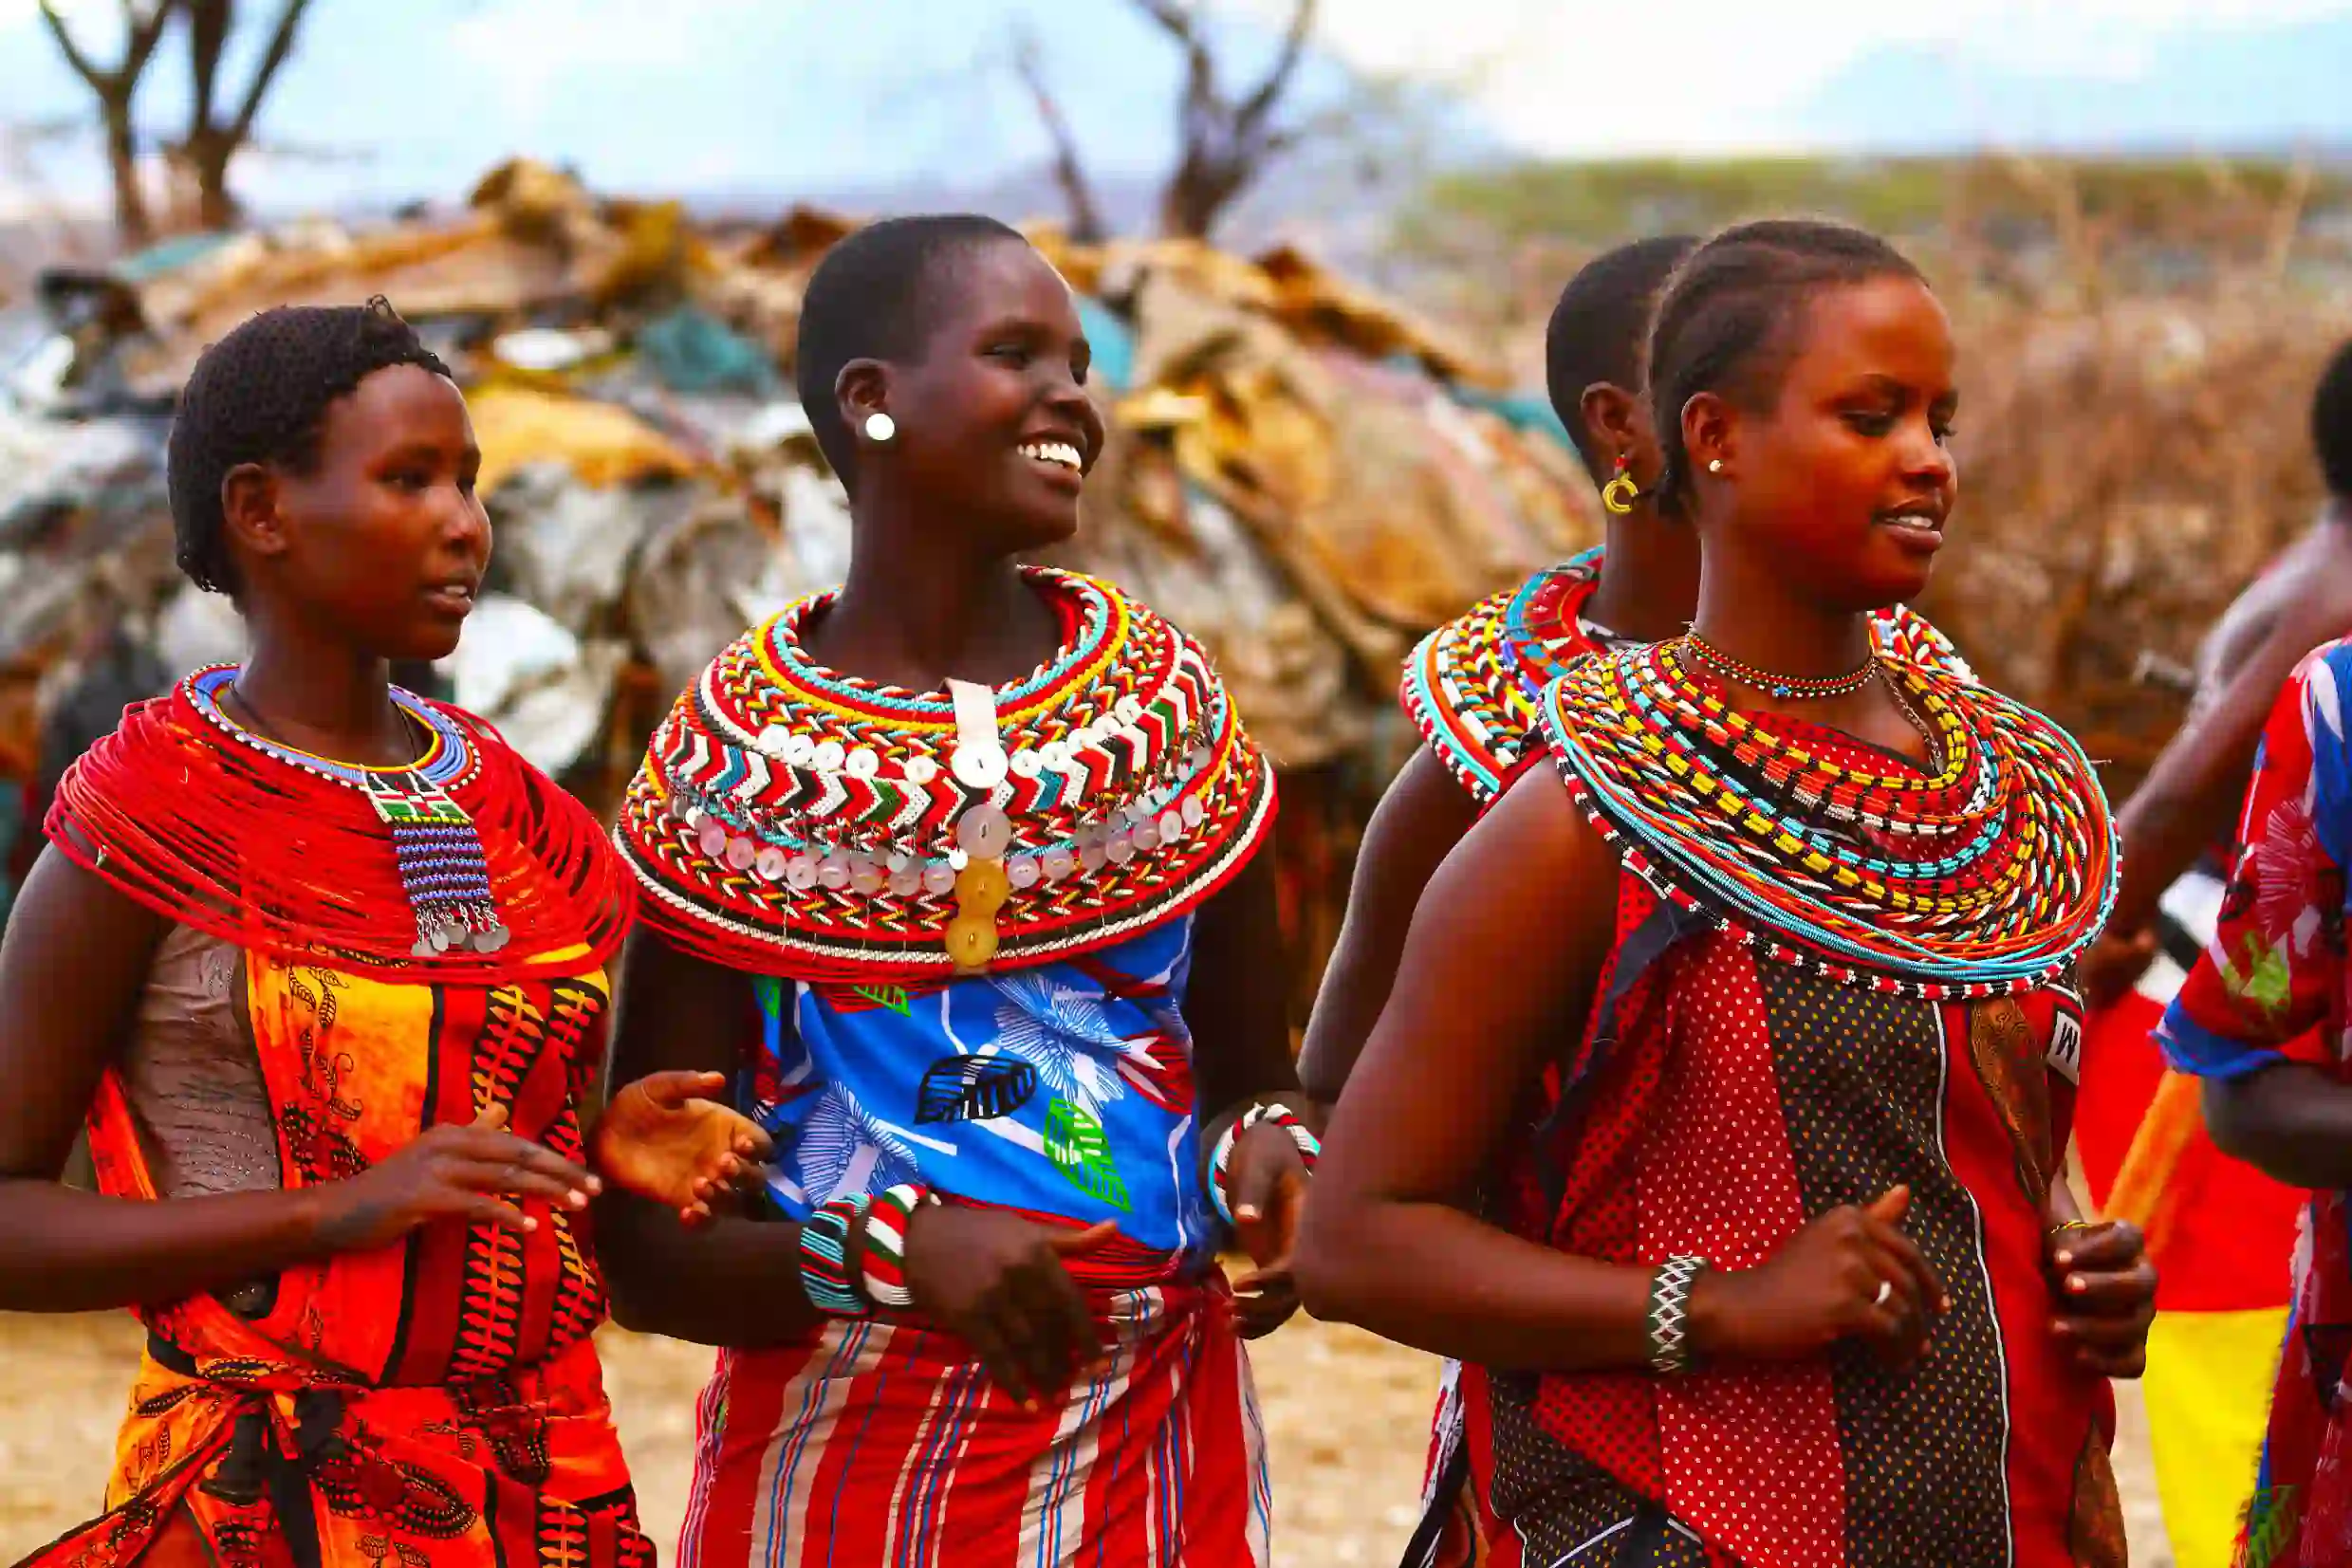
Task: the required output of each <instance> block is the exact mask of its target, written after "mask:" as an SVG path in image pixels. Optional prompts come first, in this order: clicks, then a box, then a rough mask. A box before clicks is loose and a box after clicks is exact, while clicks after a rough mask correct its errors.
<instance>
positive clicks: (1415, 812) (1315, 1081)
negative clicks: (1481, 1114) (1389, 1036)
mask: <svg viewBox="0 0 2352 1568" xmlns="http://www.w3.org/2000/svg"><path fill="white" fill-rule="evenodd" d="M1476 809H1477V808H1476V802H1473V801H1472V799H1471V797H1470V793H1469V791H1467V790H1465V789H1464V788H1463V787H1462V786H1461V785H1460V784H1456V783H1454V779H1453V778H1452V776H1450V775H1449V774H1448V773H1447V772H1446V769H1445V765H1444V764H1443V763H1441V762H1439V761H1438V760H1437V754H1436V753H1435V752H1434V751H1432V750H1430V749H1429V748H1428V747H1421V748H1420V749H1419V750H1417V751H1416V752H1415V753H1414V754H1413V760H1412V761H1410V762H1408V763H1406V764H1405V766H1404V768H1403V770H1402V771H1401V772H1399V773H1398V775H1397V778H1396V782H1395V783H1393V784H1390V785H1389V786H1388V793H1387V794H1385V795H1383V796H1381V797H1380V806H1379V808H1378V809H1377V810H1375V811H1374V812H1373V813H1372V821H1370V822H1368V823H1366V824H1365V826H1364V834H1363V843H1362V846H1361V848H1360V849H1359V850H1358V851H1357V854H1356V876H1355V879H1354V882H1353V884H1352V885H1351V886H1350V887H1349V888H1348V891H1347V915H1346V918H1345V919H1344V920H1343V922H1342V924H1341V926H1340V939H1339V941H1338V943H1337V944H1335V945H1334V946H1333V948H1332V950H1331V962H1330V965H1329V967H1328V968H1325V969H1324V977H1323V985H1322V987H1321V988H1320V989H1318V990H1317V992H1316V994H1315V1010H1314V1013H1313V1016H1311V1017H1310V1018H1309V1019H1308V1020H1307V1023H1306V1044H1305V1045H1304V1046H1303V1047H1302V1048H1301V1050H1300V1052H1299V1079H1300V1081H1301V1082H1302V1083H1303V1084H1305V1085H1306V1092H1307V1094H1309V1095H1310V1096H1312V1097H1313V1098H1315V1100H1316V1101H1317V1102H1318V1103H1319V1104H1321V1105H1322V1106H1324V1108H1325V1109H1326V1111H1327V1110H1328V1108H1329V1107H1331V1106H1332V1105H1335V1104H1337V1103H1338V1102H1339V1098H1340V1091H1341V1090H1342V1089H1343V1088H1344V1087H1345V1086H1346V1083H1347V1077H1348V1074H1349V1073H1351V1072H1353V1071H1354V1070H1355V1066H1356V1059H1357V1058H1358V1057H1359V1056H1361V1054H1362V1053H1363V1046H1364V1041H1365V1040H1366V1039H1368V1038H1369V1037H1370V1036H1371V1033H1372V1025H1373V1024H1375V1023H1377V1022H1378V1021H1379V1019H1380V1008H1381V1007H1382V1005H1385V1004H1386V1003H1387V1001H1388V991H1389V987H1390V985H1391V984H1392V983H1393V982H1394V981H1395V980H1396V978H1397V965H1398V960H1400V959H1401V958H1403V956H1404V950H1405V933H1406V932H1408V931H1409V930H1411V929H1412V925H1413V911H1414V909H1415V907H1416V906H1417V905H1418V904H1419V903H1420V900H1421V890H1422V889H1423V888H1424V887H1427V886H1428V885H1429V879H1430V878H1431V877H1432V876H1435V875H1436V872H1437V867H1438V865H1439V864H1440V863H1441V862H1442V861H1443V860H1444V859H1445V858H1446V854H1447V852H1448V851H1450V850H1451V849H1453V848H1454V845H1455V844H1457V843H1460V842H1461V841H1462V835H1463V834H1465V833H1467V832H1469V831H1470V824H1471V821H1472V818H1473V817H1474V815H1475V813H1476Z"/></svg>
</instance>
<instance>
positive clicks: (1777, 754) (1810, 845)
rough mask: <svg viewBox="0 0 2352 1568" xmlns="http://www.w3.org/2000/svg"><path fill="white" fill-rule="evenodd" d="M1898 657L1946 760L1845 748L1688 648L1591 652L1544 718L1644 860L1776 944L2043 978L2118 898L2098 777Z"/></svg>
mask: <svg viewBox="0 0 2352 1568" xmlns="http://www.w3.org/2000/svg"><path fill="white" fill-rule="evenodd" d="M1882 673H1883V675H1884V677H1885V678H1886V680H1887V681H1888V683H1889V685H1890V687H1891V688H1893V689H1894V690H1895V691H1896V692H1897V693H1898V698H1899V699H1900V700H1902V701H1903V702H1905V703H1906V704H1907V705H1908V706H1909V707H1910V709H1911V710H1913V712H1914V713H1915V714H1916V715H1917V719H1918V721H1919V723H1920V726H1921V728H1922V729H1923V731H1924V732H1925V733H1927V735H1928V736H1929V739H1930V743H1931V751H1932V753H1933V757H1932V759H1931V766H1930V768H1929V769H1923V770H1895V769H1891V768H1890V769H1887V770H1880V769H1878V768H1877V767H1876V766H1875V765H1871V764H1868V763H1867V762H1863V763H1861V764H1859V765H1858V764H1856V763H1851V762H1843V761H1841V760H1839V758H1838V757H1836V756H1831V755H1825V754H1823V752H1822V751H1821V749H1820V748H1819V747H1809V746H1807V745H1806V744H1805V743H1804V742H1802V741H1801V740H1800V739H1799V738H1797V736H1795V735H1792V734H1789V733H1787V732H1785V731H1784V730H1783V729H1781V728H1780V727H1778V726H1777V725H1773V724H1769V723H1760V722H1758V721H1755V720H1751V719H1750V718H1749V717H1748V716H1746V715H1743V714H1740V713H1738V712H1736V711H1734V710H1732V708H1731V707H1730V705H1729V703H1728V701H1727V700H1726V698H1725V694H1724V692H1723V691H1722V689H1721V688H1720V686H1719V684H1718V683H1715V682H1713V680H1712V679H1709V678H1707V677H1703V676H1701V675H1699V674H1698V673H1696V672H1695V671H1694V670H1692V669H1691V668H1690V667H1689V666H1688V665H1686V664H1685V663H1684V662H1683V661H1682V659H1681V657H1680V655H1679V652H1678V650H1677V649H1676V647H1675V645H1673V644H1657V645H1653V646H1651V647H1648V648H1643V649H1638V650H1633V651H1630V652H1625V653H1620V654H1618V655H1612V656H1609V657H1606V658H1596V659H1589V660H1586V661H1584V662H1583V663H1582V664H1580V665H1578V666H1577V667H1576V668H1575V669H1573V670H1571V671H1570V672H1569V673H1568V674H1567V675H1565V676H1564V677H1563V678H1562V679H1561V680H1560V681H1559V682H1558V683H1556V684H1555V685H1554V686H1553V688H1552V689H1551V692H1549V693H1548V696H1547V701H1546V730H1547V733H1548V735H1549V736H1550V739H1551V742H1552V745H1553V747H1554V750H1555V754H1556V760H1557V762H1558V765H1559V766H1560V769H1561V773H1562V776H1563V777H1564V779H1565V781H1566V783H1567V784H1568V787H1569V789H1570V791H1571V793H1572V794H1574V796H1575V797H1576V799H1577V801H1578V802H1579V804H1580V805H1581V806H1582V807H1583V809H1584V810H1585V812H1586V814H1587V816H1588V817H1590V818H1591V820H1592V821H1593V822H1594V824H1595V826H1596V827H1597V828H1598V829H1599V830H1600V831H1601V832H1602V835H1603V836H1604V837H1605V838H1607V839H1610V840H1611V841H1612V842H1613V843H1615V844H1617V845H1618V846H1619V848H1620V853H1621V854H1622V857H1623V863H1624V865H1625V867H1626V869H1628V870H1630V871H1632V872H1634V873H1635V874H1636V875H1638V876H1641V877H1642V878H1643V879H1644V880H1645V881H1646V882H1648V883H1649V884H1650V886H1651V887H1652V888H1653V890H1654V891H1656V892H1657V893H1658V895H1659V896H1661V897H1663V898H1666V899H1668V900H1669V901H1671V902H1673V903H1675V904H1676V906H1677V907H1679V908H1682V909H1684V910H1686V911H1688V912H1691V913H1697V914H1699V915H1701V916H1702V917H1704V918H1707V919H1708V920H1710V921H1712V922H1713V923H1714V924H1716V925H1718V926H1721V927H1723V928H1725V929H1727V930H1729V931H1731V932H1733V933H1734V934H1736V935H1737V936H1739V938H1740V939H1741V940H1742V941H1744V942H1746V943H1748V944H1749V945H1750V946H1751V947H1754V948H1755V949H1757V950H1759V951H1760V952H1762V953H1763V954H1764V955H1765V956H1768V957H1769V958H1772V959H1775V960H1778V961H1782V962H1787V963H1793V964H1798V965H1800V966H1803V967H1805V968H1809V969H1812V970H1815V971H1817V972H1820V973H1823V974H1825V975H1827V976H1829V977H1831V978H1833V979H1836V980H1839V981H1841V982H1843V983H1847V984H1857V985H1867V986H1871V987H1875V988H1879V989H1882V990H1889V991H1894V992H1898V993H1901V994H1905V995H1915V996H1926V997H1937V996H1971V997H1973V996H1989V995H1995V994H1999V993H2002V992H2006V991H2012V990H2023V989H2029V988H2031V987H2035V986H2038V985H2042V984H2045V983H2046V982H2047V981H2048V980H2050V979H2051V978H2053V977H2054V976H2055V975H2056V974H2058V973H2059V972H2060V971H2061V970H2062V969H2063V968H2064V967H2065V964H2066V963H2067V962H2068V961H2069V960H2070V959H2071V958H2072V956H2073V955H2074V953H2075V952H2076V951H2078V950H2080V949H2081V948H2082V947H2083V945H2085V944H2086V943H2088V942H2089V941H2090V940H2091V939H2092V938H2093V937H2094V936H2095V935H2097V933H2098V931H2099V928H2100V926H2101V924H2102V923H2103V921H2104V919H2105V916H2106V910H2107V908H2108V906H2109V904H2110V903H2111V902H2112V900H2113V897H2114V885H2115V873H2116V862H2117V856H2116V848H2115V839H2114V828H2113V824H2112V822H2111V821H2110V820H2109V818H2108V814H2107V805H2106V799H2105V796H2104V793H2103V792H2102V790H2101V788H2100V786H2099V783H2098V780H2097V778H2096V777H2095V776H2094V775H2093V774H2092V772H2091V769H2090V766H2089V764H2088V763H2087V762H2086V761H2085V760H2084V759H2083V755H2082V753H2081V751H2080V750H2079V749H2078V748H2077V747H2075V746H2074V743H2073V742H2072V741H2071V740H2070V739H2068V738H2067V737H2066V735H2065V732H2064V731H2062V730H2060V729H2058V728H2057V727H2056V726H2055V725H2052V724H2050V723H2049V721H2047V720H2046V719H2045V718H2043V717H2042V716H2041V715H2040V714H2038V713H2035V712H2033V711H2032V710H2030V709H2027V708H2025V707H2023V706H2021V705H2019V704H2016V703H2013V702H2010V701H2009V700H2008V699H2007V698H2004V697H2001V696H2000V695H1998V694H1997V693H1994V692H1989V691H1987V690H1985V689H1984V688H1982V687H1978V686H1975V685H1973V684H1972V683H1971V682H1968V681H1966V680H1964V679H1962V678H1961V677H1959V676H1957V675H1955V674H1953V673H1949V672H1945V671H1941V670H1935V669H1931V668H1927V667H1923V666H1917V665H1911V664H1907V663H1902V662H1899V661H1891V660H1890V661H1888V662H1887V663H1886V664H1885V665H1884V666H1883V667H1882Z"/></svg>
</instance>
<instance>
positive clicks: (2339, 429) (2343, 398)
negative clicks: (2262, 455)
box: [2311, 342, 2352, 501]
mask: <svg viewBox="0 0 2352 1568" xmlns="http://www.w3.org/2000/svg"><path fill="white" fill-rule="evenodd" d="M2311 450H2312V451H2313V452H2317V453H2318V454H2319V459H2320V472H2321V473H2322V474H2324V476H2325V477H2326V480H2327V493H2328V494H2330V495H2334V496H2341V497H2343V499H2345V500H2347V501H2352V342H2347V343H2345V344H2344V345H2343V347H2342V348H2339V349H2337V350H2336V353H2335V357H2334V358H2332V359H2330V360H2328V361H2327V368H2326V369H2325V370H2324V371H2322V372H2321V373H2320V384H2319V390H2318V391H2316V392H2314V393H2313V394H2312V395H2311Z"/></svg>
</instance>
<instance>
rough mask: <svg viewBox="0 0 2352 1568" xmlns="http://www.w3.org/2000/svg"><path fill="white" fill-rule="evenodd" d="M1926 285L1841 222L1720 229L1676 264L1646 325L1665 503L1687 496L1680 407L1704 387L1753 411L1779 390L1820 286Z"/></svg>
mask: <svg viewBox="0 0 2352 1568" xmlns="http://www.w3.org/2000/svg"><path fill="white" fill-rule="evenodd" d="M1887 277H1893V278H1910V279H1914V280H1917V281H1919V282H1925V278H1924V276H1923V275H1922V274H1921V273H1920V271H1919V269H1918V267H1916V266H1914V265H1913V264H1912V263H1911V261H1910V260H1909V259H1908V258H1907V257H1905V256H1904V255H1903V253H1902V252H1901V251H1899V250H1898V249H1895V248H1894V247H1893V246H1891V245H1889V244H1887V242H1886V241H1884V240H1882V239H1880V238H1879V237H1878V236H1877V235H1876V234H1872V233H1867V232H1865V231H1862V230H1860V229H1851V228H1848V227H1846V226H1845V225H1844V224H1842V223H1820V222H1812V221H1808V220H1805V219H1795V218H1773V219H1768V220H1766V221H1763V222H1759V223H1744V224H1740V225H1738V226H1737V227H1735V228H1732V229H1727V230H1725V231H1723V232H1722V233H1720V234H1717V235H1716V236H1715V237H1714V238H1713V239H1711V240H1709V241H1708V242H1707V243H1706V244H1704V245H1702V246H1700V247H1699V248H1698V249H1695V250H1694V251H1692V252H1691V254H1690V256H1689V257H1688V259H1686V260H1685V261H1684V262H1683V264H1682V265H1681V266H1680V267H1676V269H1675V274H1674V277H1673V278H1672V279H1671V280H1670V281H1669V282H1668V283H1667V285H1666V292H1665V294H1664V296H1663V297H1662V298H1661V299H1660V300H1659V301H1658V317H1657V320H1656V321H1655V322H1654V323H1652V324H1651V327H1650V347H1649V360H1648V363H1649V381H1650V413H1651V418H1652V420H1653V422H1655V423H1656V425H1657V427H1658V452H1659V453H1660V455H1661V456H1662V458H1663V459H1664V461H1663V463H1662V465H1661V467H1660V469H1659V471H1658V496H1659V499H1660V501H1661V503H1662V504H1667V505H1676V504H1680V503H1685V502H1687V501H1688V499H1689V497H1688V491H1689V489H1690V486H1691V478H1692V476H1691V471H1690V470H1691V454H1690V452H1689V451H1688V449H1686V448H1685V447H1684V445H1683V442H1682V409H1683V405H1684V404H1686V403H1688V402H1689V401H1690V400H1691V399H1692V398H1693V397H1696V396H1697V395H1698V394H1700V393H1702V392H1713V393H1718V394H1721V395H1722V396H1724V397H1729V398H1731V399H1732V400H1733V401H1735V402H1737V403H1738V404H1740V405H1741V406H1743V407H1747V408H1760V407H1763V406H1765V405H1767V404H1768V403H1769V401H1770V400H1771V399H1772V398H1773V397H1778V396H1779V393H1780V377H1781V373H1782V372H1783V371H1785V370H1786V369H1787V359H1788V356H1789V354H1790V351H1791V348H1792V343H1791V339H1792V337H1793V333H1792V330H1791V329H1792V328H1794V327H1795V326H1796V325H1797V324H1798V321H1799V318H1800V316H1801V315H1802V313H1803V311H1804V309H1805V307H1806V304H1807V303H1808V301H1809V300H1810V298H1811V297H1812V296H1813V295H1814V294H1815V293H1817V292H1819V291H1820V290H1822V289H1824V288H1842V287H1851V286H1854V285H1856V284H1861V283H1867V282H1870V281H1871V280H1873V279H1875V278H1887Z"/></svg>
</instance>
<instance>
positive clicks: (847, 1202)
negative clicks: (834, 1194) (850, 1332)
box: [801, 1193, 874, 1318]
mask: <svg viewBox="0 0 2352 1568" xmlns="http://www.w3.org/2000/svg"><path fill="white" fill-rule="evenodd" d="M872 1201H873V1200H872V1199H870V1198H867V1197H866V1196H864V1195H863V1194H862V1193H861V1194H860V1195H859V1196H857V1197H854V1198H835V1199H834V1200H833V1201H832V1202H831V1203H828V1204H826V1205H825V1206H824V1208H819V1209H818V1210H816V1211H815V1212H814V1213H812V1214H810V1215H809V1216H808V1218H806V1219H805V1220H803V1221H802V1222H801V1289H802V1290H804V1291H806V1293H807V1296H808V1301H809V1304H810V1305H811V1306H813V1307H815V1308H816V1309H817V1310H818V1311H819V1312H822V1313H824V1314H825V1315H826V1316H827V1317H829V1318H864V1317H867V1316H870V1315H871V1314H872V1312H873V1310H874V1308H873V1304H872V1303H871V1302H869V1301H867V1300H866V1299H865V1298H864V1297H863V1296H861V1295H860V1294H859V1292H858V1282H856V1281H855V1280H853V1279H851V1278H850V1274H849V1238H850V1237H851V1236H853V1235H855V1234H856V1233H857V1230H858V1227H859V1226H861V1225H862V1224H863V1223H864V1221H865V1212H866V1208H867V1206H868V1205H869V1204H870V1203H872Z"/></svg>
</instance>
